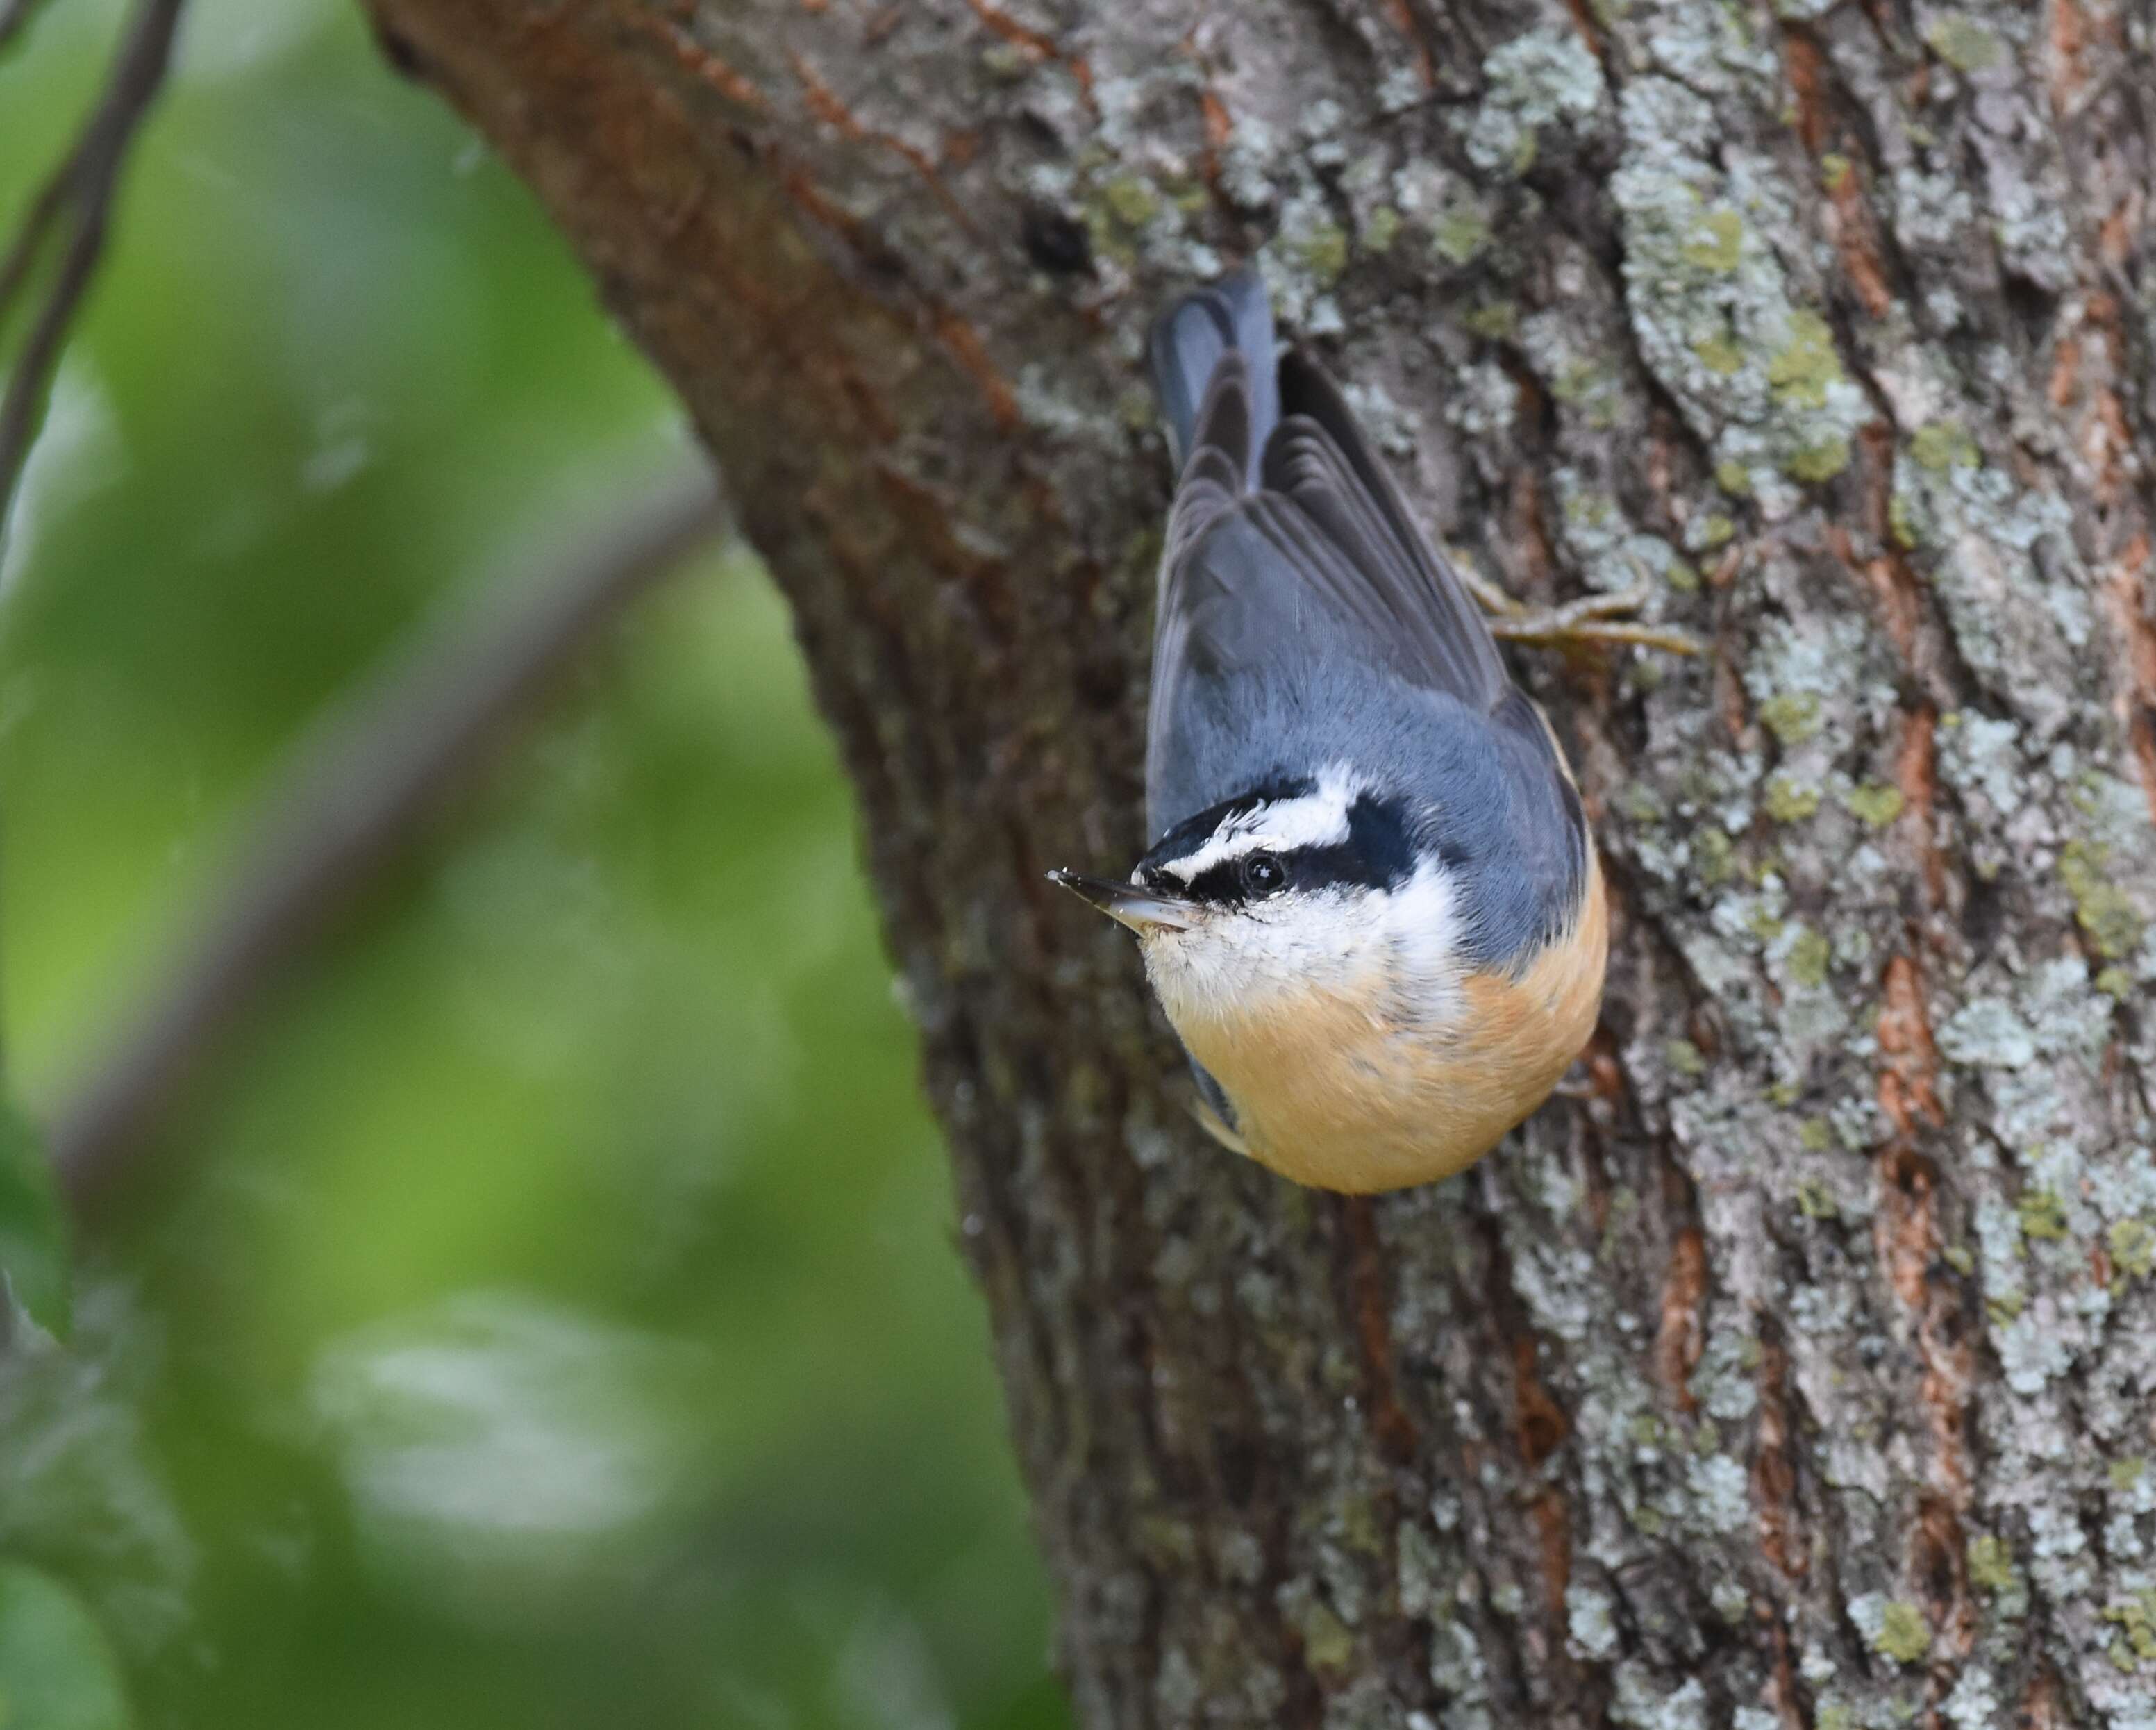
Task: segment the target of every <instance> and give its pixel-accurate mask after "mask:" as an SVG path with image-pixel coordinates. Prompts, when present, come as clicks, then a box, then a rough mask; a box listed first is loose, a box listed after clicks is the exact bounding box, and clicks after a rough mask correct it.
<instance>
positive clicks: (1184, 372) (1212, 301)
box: [1152, 264, 1280, 486]
mask: <svg viewBox="0 0 2156 1730" xmlns="http://www.w3.org/2000/svg"><path fill="white" fill-rule="evenodd" d="M1229 356H1240V357H1241V364H1240V366H1239V367H1231V368H1230V369H1229V372H1230V374H1231V375H1235V374H1240V378H1239V379H1238V381H1237V382H1240V386H1241V393H1242V395H1243V397H1244V398H1245V408H1246V414H1245V416H1240V417H1239V416H1230V417H1229V418H1230V419H1237V420H1243V421H1245V428H1242V429H1239V430H1242V431H1244V434H1245V439H1246V441H1247V443H1246V448H1245V450H1244V451H1242V452H1240V453H1239V458H1240V462H1239V466H1240V468H1241V469H1242V470H1243V474H1244V485H1245V486H1250V485H1255V484H1256V481H1257V475H1258V465H1259V462H1260V459H1261V458H1262V457H1263V455H1264V454H1265V440H1266V439H1268V438H1270V436H1271V434H1272V429H1273V424H1274V423H1275V422H1276V421H1277V420H1278V419H1279V418H1280V382H1279V377H1278V375H1277V368H1276V362H1275V359H1274V355H1273V313H1272V307H1271V305H1270V303H1269V302H1268V301H1267V300H1266V299H1265V282H1264V280H1262V279H1261V278H1260V276H1259V275H1258V273H1257V270H1256V269H1255V267H1254V266H1251V265H1248V264H1245V266H1244V267H1243V268H1242V269H1241V270H1237V271H1235V273H1234V274H1233V275H1229V276H1224V277H1223V278H1222V279H1221V280H1219V282H1217V283H1214V285H1212V286H1211V287H1210V288H1202V289H1199V290H1195V291H1194V292H1193V293H1190V294H1188V295H1184V296H1183V298H1182V299H1181V300H1178V301H1177V302H1176V303H1175V305H1173V306H1171V307H1169V308H1168V311H1167V312H1166V313H1165V314H1163V316H1162V317H1161V320H1160V321H1159V322H1158V324H1156V325H1155V326H1153V327H1152V377H1153V387H1154V388H1155V389H1156V390H1158V392H1159V393H1160V406H1161V412H1162V413H1163V414H1164V415H1165V416H1167V418H1168V436H1169V438H1170V439H1172V440H1173V443H1174V447H1175V465H1176V469H1177V471H1178V473H1180V472H1181V470H1183V467H1184V466H1185V465H1187V464H1188V462H1189V460H1190V454H1191V451H1192V449H1193V446H1194V445H1195V444H1198V443H1199V442H1200V440H1201V438H1202V434H1201V433H1200V431H1199V423H1200V421H1201V419H1202V418H1209V416H1208V415H1207V413H1206V411H1207V408H1208V403H1207V398H1208V396H1209V393H1210V392H1211V391H1212V388H1213V386H1214V383H1215V382H1216V375H1217V374H1219V372H1220V365H1221V362H1223V361H1224V360H1225V359H1227V358H1228V357H1229ZM1222 382H1224V381H1222Z"/></svg>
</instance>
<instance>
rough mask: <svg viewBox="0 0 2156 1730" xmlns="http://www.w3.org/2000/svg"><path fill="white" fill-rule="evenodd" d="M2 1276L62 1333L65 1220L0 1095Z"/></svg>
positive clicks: (34, 1141) (39, 1146)
mask: <svg viewBox="0 0 2156 1730" xmlns="http://www.w3.org/2000/svg"><path fill="white" fill-rule="evenodd" d="M0 1276H4V1277H5V1278H6V1280H7V1281H8V1285H9V1286H12V1287H13V1291H14V1294H15V1301H17V1302H18V1303H19V1304H21V1305H22V1306H23V1308H24V1309H26V1310H28V1312H30V1317H31V1319H32V1320H33V1321H34V1322H37V1324H38V1326H39V1327H43V1328H45V1329H46V1330H48V1331H49V1332H52V1333H55V1334H60V1335H64V1334H65V1333H66V1332H67V1325H68V1234H67V1219H66V1216H65V1215H64V1214H62V1213H61V1211H60V1202H59V1192H58V1191H57V1190H56V1189H55V1188H54V1186H53V1172H52V1167H51V1166H50V1165H49V1163H47V1162H46V1159H45V1147H44V1137H41V1136H40V1135H39V1134H38V1130H37V1127H36V1125H34V1124H33V1123H32V1122H30V1120H29V1119H28V1117H24V1116H23V1113H22V1111H20V1110H19V1109H18V1107H17V1106H16V1105H15V1103H14V1101H13V1100H8V1099H0ZM0 1725H7V1726H8V1730H13V1726H12V1724H10V1723H8V1721H7V1720H4V1719H0Z"/></svg>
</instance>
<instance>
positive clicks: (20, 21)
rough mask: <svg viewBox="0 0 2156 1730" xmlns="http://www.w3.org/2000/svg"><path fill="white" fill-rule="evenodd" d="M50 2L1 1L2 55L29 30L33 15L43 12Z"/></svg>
mask: <svg viewBox="0 0 2156 1730" xmlns="http://www.w3.org/2000/svg"><path fill="white" fill-rule="evenodd" d="M48 3H49V0H0V54H5V53H7V52H8V44H10V43H12V42H13V41H14V39H16V38H17V37H18V36H20V35H21V34H22V33H23V31H24V30H25V29H26V28H28V26H29V23H30V18H31V14H33V13H37V12H39V11H42V10H43V9H44V7H45V6H46V5H47V4H48Z"/></svg>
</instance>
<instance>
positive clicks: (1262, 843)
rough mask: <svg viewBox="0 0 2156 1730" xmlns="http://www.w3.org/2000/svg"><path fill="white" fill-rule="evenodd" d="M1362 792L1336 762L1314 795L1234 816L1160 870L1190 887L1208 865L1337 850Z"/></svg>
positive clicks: (1255, 808)
mask: <svg viewBox="0 0 2156 1730" xmlns="http://www.w3.org/2000/svg"><path fill="white" fill-rule="evenodd" d="M1363 790H1364V789H1363V783H1362V782H1361V781H1360V780H1359V779H1358V778H1357V777H1355V776H1354V775H1353V774H1351V773H1349V772H1348V771H1347V769H1345V768H1343V767H1341V766H1340V765H1339V764H1337V763H1335V764H1332V765H1330V766H1329V767H1327V768H1326V769H1325V771H1324V772H1323V773H1322V774H1321V775H1320V776H1319V777H1318V781H1317V792H1315V793H1305V794H1303V795H1302V797H1301V798H1292V799H1276V800H1271V801H1269V802H1268V803H1265V804H1262V805H1253V806H1252V807H1251V808H1250V809H1249V810H1247V811H1239V812H1236V813H1235V814H1234V815H1232V816H1230V817H1229V818H1227V819H1224V821H1223V822H1222V823H1221V824H1220V827H1219V829H1215V830H1214V832H1213V833H1212V834H1210V835H1209V836H1208V837H1207V838H1206V841H1205V844H1204V846H1202V847H1200V848H1199V850H1197V851H1196V852H1195V853H1193V854H1191V855H1189V856H1188V858H1185V859H1177V860H1168V861H1166V862H1165V863H1164V864H1163V867H1162V869H1163V870H1167V871H1168V872H1169V873H1170V874H1171V875H1174V876H1177V877H1179V878H1181V879H1182V880H1183V881H1184V882H1185V883H1190V882H1194V881H1196V880H1197V879H1198V878H1199V876H1200V875H1203V874H1204V873H1205V872H1207V871H1209V870H1212V869H1213V867H1214V865H1222V864H1224V863H1226V862H1227V861H1228V860H1234V859H1240V858H1242V857H1243V856H1244V855H1246V854H1250V853H1255V852H1258V851H1260V850H1265V851H1267V852H1291V851H1292V850H1295V849H1296V848H1298V847H1332V846H1337V844H1339V843H1341V842H1342V841H1344V840H1346V839H1347V811H1348V808H1349V807H1350V806H1352V805H1353V803H1355V801H1356V800H1357V799H1358V798H1360V797H1361V796H1362V794H1363Z"/></svg>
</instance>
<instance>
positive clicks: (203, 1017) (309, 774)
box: [52, 476, 728, 1215]
mask: <svg viewBox="0 0 2156 1730" xmlns="http://www.w3.org/2000/svg"><path fill="white" fill-rule="evenodd" d="M727 523H728V518H727V515H726V511H725V510H724V508H723V507H722V506H721V504H720V502H719V501H718V497H717V495H716V490H714V488H713V486H712V485H711V481H710V480H708V479H706V478H703V477H701V476H699V477H696V478H695V479H693V480H683V481H681V482H679V483H677V484H675V485H674V486H672V487H671V488H670V489H669V490H666V491H665V492H663V493H661V494H660V495H658V496H657V497H655V498H654V499H653V500H651V501H649V502H648V503H647V504H645V505H644V506H642V507H641V508H640V509H639V510H638V511H635V512H634V513H633V514H632V515H631V516H629V517H628V518H627V519H626V520H625V521H622V522H620V523H619V524H618V525H616V526H613V528H612V529H611V530H608V531H605V532H603V533H602V534H600V535H599V536H597V537H596V538H592V539H588V540H586V541H585V542H583V545H581V546H580V547H577V549H576V550H574V551H572V552H570V553H568V554H567V556H566V557H562V559H561V560H560V562H558V564H557V566H556V567H555V568H554V570H553V571H552V573H551V574H548V575H545V576H542V577H540V578H522V577H517V576H509V575H505V576H503V577H501V578H496V579H495V580H494V581H492V582H490V583H485V584H483V585H481V586H480V588H478V589H477V590H476V591H475V592H474V593H470V594H469V595H467V596H465V597H464V598H462V599H461V600H460V602H459V603H454V604H452V605H451V606H450V607H449V608H448V609H447V610H446V611H445V612H444V613H443V615H442V616H441V617H440V618H439V619H437V620H435V621H434V622H433V623H432V624H424V625H422V626H420V627H419V628H418V630H417V631H416V632H415V633H414V635H413V640H412V641H411V642H410V643H409V644H408V645H407V646H406V647H405V648H404V649H403V650H402V651H401V652H399V653H398V654H396V655H394V656H393V657H392V659H391V661H390V663H389V664H388V665H386V666H385V667H384V668H383V669H382V670H381V671H380V672H379V673H378V674H377V675H375V676H374V677H372V678H371V679H369V680H367V681H366V682H365V683H364V684H363V685H362V686H361V688H359V689H358V690H356V691H355V692H354V693H353V694H352V696H350V697H349V698H348V699H347V700H346V701H343V702H341V703H340V704H338V705H337V706H336V707H335V708H334V709H333V710H332V711H331V712H330V713H329V714H328V715H326V716H325V717H324V718H323V719H322V720H321V721H320V722H318V723H317V724H316V726H314V727H313V728H311V730H310V731H309V732H308V733H307V734H306V736H305V737H304V738H302V739H301V740H300V742H299V743H298V745H297V746H295V747H294V749H293V751H292V752H291V754H290V757H288V758H287V759H286V761H285V763H284V764H283V766H282V767H280V768H279V769H278V770H276V771H275V772H273V774H272V776H271V778H270V782H269V786H268V787H267V788H265V790H264V793H262V795H261V796H260V798H259V799H258V800H257V801H256V803H255V806H254V810H253V812H252V813H251V814H249V816H248V817H246V818H245V819H243V820H242V821H241V823H240V824H239V839H238V841H237V842H236V844H235V845H234V849H233V863H232V866H231V869H230V870H228V872H227V873H225V875H224V876H223V886H222V887H221V888H219V889H218V890H217V891H214V892H213V895H212V896H211V897H210V898H209V903H208V906H207V907H206V908H205V909H204V911H203V915H202V916H201V918H200V919H199V921H198V923H197V925H196V927H195V931H194V934H193V937H191V938H189V939H187V940H183V942H182V945H181V946H180V950H179V952H178V953H177V956H176V957H174V959H173V961H172V963H171V965H170V967H169V968H168V969H167V972H166V973H165V974H164V976H163V978H162V982H161V983H157V984H155V985H153V986H152V987H151V990H150V992H149V993H148V994H147V996H146V1000H145V1001H144V1003H143V1004H142V1005H141V1009H139V1011H138V1012H137V1014H136V1016H135V1018H134V1019H133V1020H132V1021H131V1023H129V1024H126V1025H125V1026H124V1027H123V1029H122V1030H121V1034H120V1035H119V1037H118V1038H117V1040H115V1042H114V1044H113V1046H112V1048H111V1050H110V1051H109V1052H108V1053H107V1054H106V1055H105V1058H104V1060H102V1061H101V1062H100V1063H99V1064H98V1065H96V1066H95V1069H94V1070H93V1072H92V1073H91V1075H90V1077H89V1079H88V1081H86V1082H85V1085H84V1086H82V1087H81V1088H80V1091H78V1093H77V1095H76V1096H75V1097H74V1100H73V1101H70V1102H69V1104H68V1105H67V1106H65V1107H64V1109H63V1111H61V1113H60V1117H59V1122H58V1123H57V1124H56V1125H55V1126H54V1131H53V1138H52V1148H53V1158H54V1163H56V1165H57V1166H58V1168H59V1178H60V1182H61V1183H62V1184H63V1186H64V1188H65V1189H66V1190H67V1192H68V1194H69V1196H70V1198H71V1199H73V1201H74V1204H75V1207H76V1209H77V1211H78V1213H80V1214H85V1215H88V1214H94V1213H95V1212H96V1211H98V1209H100V1207H101V1205H102V1204H104V1203H105V1201H106V1200H107V1199H109V1198H110V1195H111V1194H112V1192H113V1191H114V1189H115V1186H116V1184H117V1183H118V1180H119V1179H120V1178H121V1177H122V1175H123V1174H124V1173H126V1170H127V1168H128V1167H129V1165H130V1164H131V1163H132V1162H133V1161H134V1160H135V1159H136V1158H138V1157H139V1156H140V1155H141V1153H142V1152H144V1151H145V1150H146V1148H147V1147H148V1146H149V1145H150V1142H151V1130H152V1129H153V1128H154V1127H155V1125H156V1122H157V1119H158V1117H160V1115H161V1114H162V1111H164V1110H165V1108H166V1107H167V1106H168V1105H169V1104H170V1103H171V1101H172V1099H173V1098H174V1096H175V1095H176V1094H177V1091H178V1090H179V1088H180V1086H182V1084H183V1083H184V1082H185V1081H186V1080H187V1078H188V1076H189V1075H191V1074H192V1073H193V1071H194V1070H195V1069H196V1068H197V1067H198V1065H200V1063H201V1062H202V1061H203V1059H204V1058H205V1057H206V1056H208V1055H209V1054H210V1053H211V1052H212V1050H213V1049H214V1048H215V1046H216V1045H218V1042H219V1041H220V1040H221V1039H222V1038H223V1035H224V1034H225V1032H226V1031H227V1029H228V1028H229V1027H230V1026H231V1024H233V1022H234V1019H236V1018H237V1017H238V1016H239V1014H240V1012H241V1011H242V1010H243V1009H244V1008H245V1007H246V1005H247V1004H248V1003H249V1001H250V1000H251V999H252V998H253V997H254V994H255V993H256V992H257V991H258V990H259V988H260V987H261V986H262V984H263V983H264V981H265V980H267V979H268V978H270V977H271V976H272V975H273V974H274V973H275V970H276V969H277V968H278V967H279V965H280V963H283V962H284V960H285V958H286V957H288V956H289V955H290V953H291V952H293V951H294V950H295V949H296V948H297V947H300V945H301V944H302V943H304V942H305V941H306V940H307V938H309V937H311V936H312V935H313V934H314V933H315V932H317V931H318V930H319V929H320V928H321V927H322V926H323V924H324V923H325V922H326V921H327V920H328V918H329V917H330V916H331V915H332V914H333V913H335V912H336V911H337V910H338V909H339V908H340V907H341V906H342V905H343V904H344V903H345V902H346V901H348V900H349V899H350V898H351V897H352V895H353V894H354V893H355V892H356V891H358V890H359V889H361V888H362V886H364V885H365V883H366V882H367V879H368V877H369V875H371V873H372V871H373V870H375V869H376V868H377V867H378V866H379V865H381V864H382V862H383V860H386V859H388V858H389V857H390V856H391V855H393V853H394V851H395V850H396V849H397V847H398V844H400V843H401V842H402V841H403V839H405V838H406V836H408V834H410V832H411V831H412V830H413V828H414V827H415V826H416V825H417V824H418V821H419V820H420V819H422V818H423V816H424V815H425V814H427V813H428V812H429V809H431V808H432V807H433V805H434V801H435V799H436V798H437V797H438V796H439V794H440V793H441V792H442V791H443V789H444V787H445V786H446V785H447V784H449V783H450V782H451V781H452V780H453V779H454V778H455V777H456V775H457V774H458V773H459V771H460V770H462V769H464V768H465V767H467V766H468V765H470V763H471V762H472V761H473V760H474V759H475V757H477V756H478V755H479V754H480V751H481V749H482V747H485V745H486V744H488V743H489V742H490V741H491V740H492V739H493V738H494V737H495V736H496V735H497V734H498V732H500V729H501V727H502V726H503V724H504V723H505V722H506V721H508V720H509V719H510V717H511V716H512V715H513V714H514V713H515V712H516V711H517V710H518V709H519V708H520V707H521V706H522V705H523V704H524V703H525V701H526V700H527V699H528V698H530V697H531V696H532V694H533V692H534V691H535V690H536V688H537V687H538V686H540V685H542V684H543V683H544V682H545V681H546V680H547V676H548V675H550V674H552V673H553V672H555V671H556V670H557V669H559V668H560V667H561V666H562V664H563V663H564V662H565V661H567V660H568V659H569V658H570V657H571V655H572V654H573V652H574V651H575V650H576V649H577V648H578V647H579V646H580V645H581V644H583V643H584V642H585V641H586V640H587V639H588V638H589V637H590V636H591V635H592V634H593V632H594V631H595V630H597V629H598V628H599V627H600V626H601V625H603V624H605V623H606V622H607V621H608V619H612V618H613V617H614V615H616V614H617V613H619V612H620V611H621V609H622V608H624V606H625V605H626V604H627V603H629V601H630V600H632V599H633V598H635V597H636V596H637V595H638V594H639V593H642V592H643V591H644V589H645V588H649V586H650V585H651V584H652V583H654V582H655V581H656V580H657V579H658V578H660V577H663V576H664V575H665V574H666V573H667V572H669V571H670V570H671V569H672V568H673V567H675V565H677V564H678V563H679V562H680V561H681V559H682V558H683V557H685V555H686V554H688V553H689V552H690V551H692V550H693V549H694V548H696V547H698V546H700V545H701V544H702V543H704V542H706V541H708V540H710V539H711V538H712V537H714V536H716V535H718V534H719V533H721V531H723V530H724V529H725V528H726V526H727Z"/></svg>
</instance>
